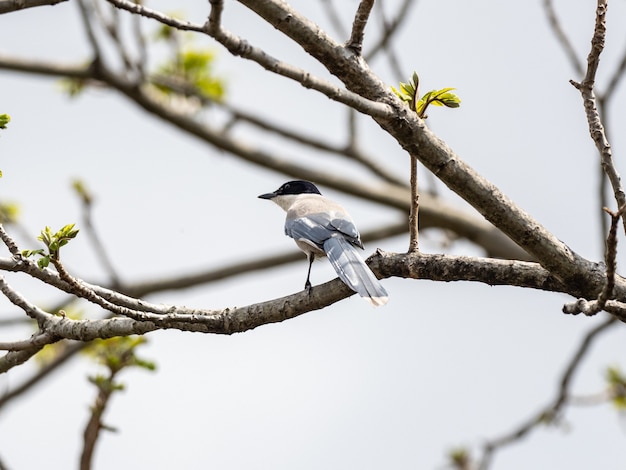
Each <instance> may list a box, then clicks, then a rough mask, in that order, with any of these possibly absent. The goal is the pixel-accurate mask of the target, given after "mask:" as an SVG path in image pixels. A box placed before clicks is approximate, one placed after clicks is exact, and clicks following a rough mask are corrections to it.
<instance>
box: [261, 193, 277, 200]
mask: <svg viewBox="0 0 626 470" xmlns="http://www.w3.org/2000/svg"><path fill="white" fill-rule="evenodd" d="M275 197H276V193H265V194H261V195H260V196H259V198H260V199H274V198H275Z"/></svg>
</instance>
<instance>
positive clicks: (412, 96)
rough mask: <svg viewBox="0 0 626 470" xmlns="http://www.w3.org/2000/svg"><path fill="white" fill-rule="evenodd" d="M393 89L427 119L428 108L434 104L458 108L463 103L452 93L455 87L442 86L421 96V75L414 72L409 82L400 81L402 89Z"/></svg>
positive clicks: (420, 115) (421, 116)
mask: <svg viewBox="0 0 626 470" xmlns="http://www.w3.org/2000/svg"><path fill="white" fill-rule="evenodd" d="M391 90H392V91H393V92H394V93H395V94H396V96H398V98H400V99H401V100H402V101H404V102H405V103H407V104H408V105H409V107H410V108H411V109H412V110H413V111H415V112H416V113H417V115H418V116H419V117H420V118H422V119H426V118H427V117H428V116H427V115H426V110H427V109H428V107H429V106H430V105H431V104H432V105H433V106H445V107H447V108H458V107H459V106H460V105H461V99H460V98H459V97H458V96H457V95H455V94H454V93H451V91H452V90H454V88H442V89H440V90H431V91H429V92H428V93H425V94H424V96H422V97H421V98H419V76H418V75H417V73H416V72H413V76H412V77H411V81H410V82H408V83H402V82H400V90H398V89H396V88H395V87H393V86H392V87H391Z"/></svg>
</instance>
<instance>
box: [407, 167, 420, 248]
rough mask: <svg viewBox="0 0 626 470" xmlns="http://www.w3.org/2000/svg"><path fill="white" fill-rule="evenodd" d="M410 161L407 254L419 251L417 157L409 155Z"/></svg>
mask: <svg viewBox="0 0 626 470" xmlns="http://www.w3.org/2000/svg"><path fill="white" fill-rule="evenodd" d="M410 160H411V213H410V214H409V234H410V237H409V253H417V252H418V251H419V228H418V224H419V222H418V220H419V197H420V196H419V190H418V187H417V157H416V156H415V155H410Z"/></svg>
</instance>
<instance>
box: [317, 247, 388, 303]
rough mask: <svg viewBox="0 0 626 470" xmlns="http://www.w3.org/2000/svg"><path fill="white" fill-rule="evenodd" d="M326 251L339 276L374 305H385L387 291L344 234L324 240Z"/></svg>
mask: <svg viewBox="0 0 626 470" xmlns="http://www.w3.org/2000/svg"><path fill="white" fill-rule="evenodd" d="M324 251H325V252H326V256H328V260H329V261H330V264H332V265H333V268H334V269H335V271H336V272H337V275H338V276H339V278H340V279H341V280H342V281H343V282H344V283H345V284H346V285H347V286H348V287H350V289H352V290H353V291H355V292H356V293H357V294H359V295H360V296H361V297H363V298H364V299H365V300H367V301H368V302H369V303H371V304H372V305H373V306H375V307H377V306H379V305H385V304H386V303H387V300H388V295H387V291H386V290H385V288H384V287H383V286H382V284H381V283H380V281H379V280H378V279H377V278H376V276H375V275H374V273H373V272H372V271H371V270H370V268H368V267H367V264H365V261H363V258H361V255H360V254H359V252H358V251H356V248H355V247H354V245H352V244H351V243H350V242H349V241H348V240H346V239H345V238H344V237H342V236H334V237H330V238H329V239H328V240H326V241H325V242H324Z"/></svg>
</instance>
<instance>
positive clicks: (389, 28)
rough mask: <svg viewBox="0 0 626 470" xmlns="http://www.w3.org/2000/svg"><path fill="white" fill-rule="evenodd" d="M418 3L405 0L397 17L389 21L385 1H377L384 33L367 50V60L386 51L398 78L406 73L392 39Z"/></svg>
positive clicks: (413, 0)
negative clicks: (411, 9)
mask: <svg viewBox="0 0 626 470" xmlns="http://www.w3.org/2000/svg"><path fill="white" fill-rule="evenodd" d="M416 3H417V0H404V1H403V2H402V5H400V7H399V8H398V10H397V12H396V15H395V17H394V18H393V19H392V20H390V21H389V20H387V19H386V18H385V11H384V7H383V5H384V2H382V1H380V0H379V1H378V2H376V5H377V6H378V12H379V15H380V18H381V23H382V26H383V34H382V36H381V37H380V38H379V39H378V42H377V43H376V44H374V46H372V48H371V49H370V50H369V51H368V52H367V54H366V55H365V60H366V61H367V62H370V61H371V60H372V59H373V58H374V57H375V56H376V55H377V54H378V53H379V52H380V51H384V52H385V55H386V56H387V59H388V60H389V64H390V66H391V69H392V70H393V72H394V74H395V75H396V77H398V78H399V77H404V76H405V75H406V74H405V73H404V72H403V70H402V66H401V64H400V58H399V57H398V55H397V54H396V51H395V50H394V49H393V48H392V47H391V46H392V39H393V38H394V36H395V35H396V33H397V32H399V31H400V29H401V26H402V22H403V21H404V20H405V19H406V18H408V17H409V10H410V8H411V7H412V6H414V5H415V4H416Z"/></svg>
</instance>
